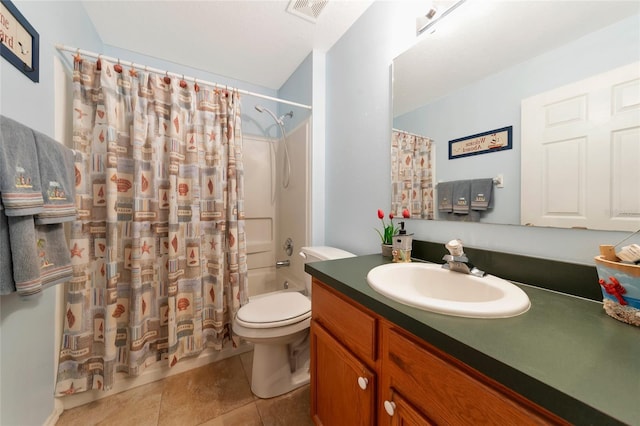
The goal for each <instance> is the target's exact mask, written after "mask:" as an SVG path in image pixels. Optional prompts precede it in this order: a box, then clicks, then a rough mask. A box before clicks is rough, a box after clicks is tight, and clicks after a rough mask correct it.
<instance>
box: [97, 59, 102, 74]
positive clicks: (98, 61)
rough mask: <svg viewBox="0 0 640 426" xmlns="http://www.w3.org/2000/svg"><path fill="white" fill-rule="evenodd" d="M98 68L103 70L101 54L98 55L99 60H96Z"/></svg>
mask: <svg viewBox="0 0 640 426" xmlns="http://www.w3.org/2000/svg"><path fill="white" fill-rule="evenodd" d="M96 70H98V71H101V70H102V61H101V60H100V55H98V60H97V61H96Z"/></svg>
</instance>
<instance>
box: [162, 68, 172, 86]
mask: <svg viewBox="0 0 640 426" xmlns="http://www.w3.org/2000/svg"><path fill="white" fill-rule="evenodd" d="M164 82H165V84H171V78H169V71H165V72H164Z"/></svg>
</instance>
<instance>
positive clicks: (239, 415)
mask: <svg viewBox="0 0 640 426" xmlns="http://www.w3.org/2000/svg"><path fill="white" fill-rule="evenodd" d="M200 426H262V420H261V419H260V413H258V408H257V407H256V404H255V402H252V403H250V404H247V405H245V406H244V407H240V408H236V409H235V410H233V411H231V412H229V413H227V414H223V415H222V416H220V417H216V418H215V419H212V420H209V421H208V422H205V423H202V424H201V425H200Z"/></svg>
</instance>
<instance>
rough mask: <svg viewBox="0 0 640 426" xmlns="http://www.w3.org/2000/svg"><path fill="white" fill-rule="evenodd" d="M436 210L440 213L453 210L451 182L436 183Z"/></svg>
mask: <svg viewBox="0 0 640 426" xmlns="http://www.w3.org/2000/svg"><path fill="white" fill-rule="evenodd" d="M438 211H440V212H442V213H449V212H452V211H453V182H439V183H438Z"/></svg>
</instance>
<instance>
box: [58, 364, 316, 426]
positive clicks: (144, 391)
mask: <svg viewBox="0 0 640 426" xmlns="http://www.w3.org/2000/svg"><path fill="white" fill-rule="evenodd" d="M252 360H253V352H247V353H244V354H241V355H236V356H233V357H231V358H227V359H224V360H221V361H218V362H215V363H212V364H208V365H205V366H203V367H199V368H196V369H193V370H190V371H187V372H185V373H181V374H177V375H175V376H171V377H168V378H166V379H164V380H161V381H157V382H153V383H149V384H147V385H144V386H140V387H137V388H134V389H131V390H128V391H126V392H121V393H119V394H116V395H113V396H110V397H107V398H103V399H100V400H98V401H95V402H92V403H89V404H86V405H82V406H80V407H76V408H72V409H70V410H67V411H65V412H64V413H62V415H61V416H60V419H59V420H58V422H57V423H56V426H76V425H77V426H87V425H118V426H128V425H132V426H134V425H135V426H152V425H153V426H156V425H157V426H165V425H179V426H195V425H202V426H223V425H224V426H236V425H237V426H306V425H309V426H312V425H313V422H312V421H311V417H310V414H309V413H310V406H309V401H310V396H309V385H306V386H303V387H301V388H299V389H296V390H294V391H292V392H290V393H288V394H285V395H282V396H279V397H275V398H270V399H260V398H257V397H255V396H254V395H253V394H252V393H251V387H250V379H249V378H250V377H251V362H252Z"/></svg>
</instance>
